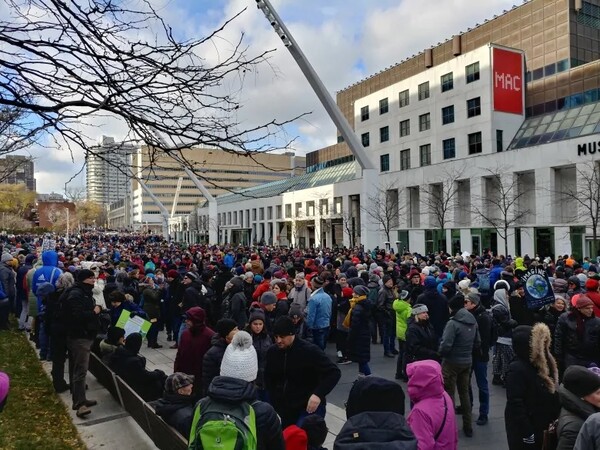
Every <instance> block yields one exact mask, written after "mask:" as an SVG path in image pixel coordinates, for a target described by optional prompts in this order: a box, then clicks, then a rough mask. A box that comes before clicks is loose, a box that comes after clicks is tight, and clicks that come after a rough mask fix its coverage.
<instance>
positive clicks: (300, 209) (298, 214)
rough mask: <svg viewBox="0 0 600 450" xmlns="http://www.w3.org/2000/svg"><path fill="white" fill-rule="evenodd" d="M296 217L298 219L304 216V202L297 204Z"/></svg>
mask: <svg viewBox="0 0 600 450" xmlns="http://www.w3.org/2000/svg"><path fill="white" fill-rule="evenodd" d="M294 215H295V216H296V217H301V216H302V202H297V203H296V208H295V213H294Z"/></svg>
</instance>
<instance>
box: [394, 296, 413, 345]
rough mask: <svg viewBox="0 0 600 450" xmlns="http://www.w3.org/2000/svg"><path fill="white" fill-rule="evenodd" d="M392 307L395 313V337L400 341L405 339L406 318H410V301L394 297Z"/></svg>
mask: <svg viewBox="0 0 600 450" xmlns="http://www.w3.org/2000/svg"><path fill="white" fill-rule="evenodd" d="M392 308H394V312H395V313H396V337H397V338H398V339H400V340H401V341H405V340H406V330H407V328H408V319H410V311H411V306H410V303H408V301H405V300H400V299H396V300H394V303H393V304H392Z"/></svg>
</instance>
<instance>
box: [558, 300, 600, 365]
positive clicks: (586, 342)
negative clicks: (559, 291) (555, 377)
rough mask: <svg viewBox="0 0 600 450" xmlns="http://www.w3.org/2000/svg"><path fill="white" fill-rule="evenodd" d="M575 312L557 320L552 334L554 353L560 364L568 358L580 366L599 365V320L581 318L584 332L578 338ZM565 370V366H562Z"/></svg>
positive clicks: (563, 315)
mask: <svg viewBox="0 0 600 450" xmlns="http://www.w3.org/2000/svg"><path fill="white" fill-rule="evenodd" d="M580 314H581V313H580V312H579V311H577V310H574V311H571V312H569V313H563V314H562V315H561V316H560V317H559V318H558V323H557V324H556V329H555V332H554V353H555V354H556V358H557V359H558V360H559V361H560V362H561V363H565V361H566V360H567V359H569V358H571V360H576V361H578V362H579V363H580V364H581V363H584V364H583V365H588V364H589V363H592V362H593V363H595V364H599V363H600V319H598V318H597V317H594V316H592V317H583V321H584V332H583V337H582V338H580V337H579V336H578V334H577V316H578V315H580ZM564 368H566V365H565V366H564Z"/></svg>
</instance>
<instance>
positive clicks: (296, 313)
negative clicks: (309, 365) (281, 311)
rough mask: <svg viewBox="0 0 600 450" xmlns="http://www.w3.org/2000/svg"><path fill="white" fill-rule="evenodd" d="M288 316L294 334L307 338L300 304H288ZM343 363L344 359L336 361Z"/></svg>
mask: <svg viewBox="0 0 600 450" xmlns="http://www.w3.org/2000/svg"><path fill="white" fill-rule="evenodd" d="M288 316H290V319H292V322H293V323H294V330H295V331H296V336H298V337H299V338H302V339H308V329H307V328H306V320H305V319H304V313H303V312H302V306H301V305H300V304H298V303H292V304H291V305H290V310H289V311H288ZM348 362H350V361H348ZM345 363H346V362H345V361H342V362H339V361H338V364H345Z"/></svg>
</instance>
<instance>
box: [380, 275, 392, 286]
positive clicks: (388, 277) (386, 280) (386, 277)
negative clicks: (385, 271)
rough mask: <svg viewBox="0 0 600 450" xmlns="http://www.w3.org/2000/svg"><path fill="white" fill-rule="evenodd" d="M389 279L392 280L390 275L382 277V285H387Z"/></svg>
mask: <svg viewBox="0 0 600 450" xmlns="http://www.w3.org/2000/svg"><path fill="white" fill-rule="evenodd" d="M391 279H392V277H391V276H390V275H384V276H383V278H382V281H383V284H385V283H387V282H388V281H390V280H391Z"/></svg>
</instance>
